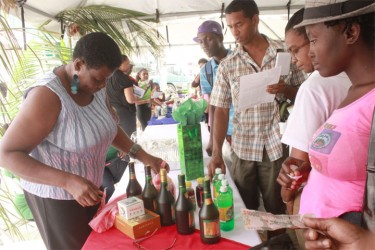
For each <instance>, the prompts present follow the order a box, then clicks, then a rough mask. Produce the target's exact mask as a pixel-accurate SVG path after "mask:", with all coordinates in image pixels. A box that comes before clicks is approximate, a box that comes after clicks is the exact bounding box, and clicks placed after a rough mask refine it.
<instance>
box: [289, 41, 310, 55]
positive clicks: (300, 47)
mask: <svg viewBox="0 0 375 250" xmlns="http://www.w3.org/2000/svg"><path fill="white" fill-rule="evenodd" d="M309 43H310V42H306V43H304V44H302V45H301V46H298V47H294V48H293V49H292V50H288V52H289V53H290V55H291V56H292V57H296V55H297V54H298V52H299V51H300V49H302V48H303V47H305V46H306V45H308V44H309Z"/></svg>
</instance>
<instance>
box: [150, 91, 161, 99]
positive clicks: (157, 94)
mask: <svg viewBox="0 0 375 250" xmlns="http://www.w3.org/2000/svg"><path fill="white" fill-rule="evenodd" d="M162 95H163V92H158V91H154V92H153V93H152V96H151V98H152V99H155V98H159V97H162Z"/></svg>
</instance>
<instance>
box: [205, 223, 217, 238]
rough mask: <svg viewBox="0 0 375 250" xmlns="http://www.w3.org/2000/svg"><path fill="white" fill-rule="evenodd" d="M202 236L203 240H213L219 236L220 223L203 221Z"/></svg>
mask: <svg viewBox="0 0 375 250" xmlns="http://www.w3.org/2000/svg"><path fill="white" fill-rule="evenodd" d="M203 234H204V237H205V238H215V237H218V236H220V221H219V219H217V220H203Z"/></svg>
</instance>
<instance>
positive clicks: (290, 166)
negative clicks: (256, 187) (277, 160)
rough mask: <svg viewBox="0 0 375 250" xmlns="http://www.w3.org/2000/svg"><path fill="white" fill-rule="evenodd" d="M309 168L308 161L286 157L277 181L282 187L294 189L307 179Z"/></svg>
mask: <svg viewBox="0 0 375 250" xmlns="http://www.w3.org/2000/svg"><path fill="white" fill-rule="evenodd" d="M310 170H311V166H310V163H308V162H305V161H302V160H299V159H296V158H293V157H288V158H287V159H286V160H285V161H284V162H283V164H282V168H281V170H280V173H279V176H278V177H277V182H278V183H279V184H280V185H281V187H283V188H286V189H289V190H296V189H298V188H299V187H300V186H301V184H302V183H303V182H305V181H306V180H307V178H308V176H309V173H310Z"/></svg>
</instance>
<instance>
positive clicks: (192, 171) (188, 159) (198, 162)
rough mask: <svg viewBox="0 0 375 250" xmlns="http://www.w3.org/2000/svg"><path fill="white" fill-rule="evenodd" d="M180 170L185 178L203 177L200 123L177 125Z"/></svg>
mask: <svg viewBox="0 0 375 250" xmlns="http://www.w3.org/2000/svg"><path fill="white" fill-rule="evenodd" d="M177 135H178V148H179V152H180V166H181V172H182V173H183V174H185V178H186V180H188V181H190V180H195V179H197V178H199V177H204V169H203V166H204V165H203V152H202V135H201V125H200V124H196V125H185V126H183V125H181V124H178V126H177Z"/></svg>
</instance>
